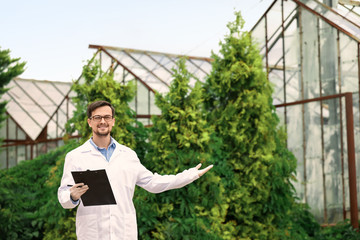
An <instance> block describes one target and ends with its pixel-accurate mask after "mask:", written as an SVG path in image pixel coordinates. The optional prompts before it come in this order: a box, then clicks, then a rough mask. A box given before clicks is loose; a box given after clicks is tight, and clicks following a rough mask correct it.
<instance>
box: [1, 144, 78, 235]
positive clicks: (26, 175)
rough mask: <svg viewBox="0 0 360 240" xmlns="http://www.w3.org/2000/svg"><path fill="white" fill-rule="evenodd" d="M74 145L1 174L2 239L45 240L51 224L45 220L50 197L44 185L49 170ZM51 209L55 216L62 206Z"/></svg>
mask: <svg viewBox="0 0 360 240" xmlns="http://www.w3.org/2000/svg"><path fill="white" fill-rule="evenodd" d="M72 145H73V144H69V145H65V146H63V147H59V148H57V149H56V150H55V151H52V152H50V153H48V154H45V155H41V156H39V157H37V158H36V159H33V160H31V161H22V162H21V163H20V164H18V165H17V166H15V167H13V168H11V169H6V170H5V169H4V170H1V171H0V226H1V228H0V236H1V239H42V237H43V229H44V225H45V224H46V222H47V221H48V220H49V219H48V218H46V217H44V215H43V210H44V206H47V205H48V200H49V198H50V197H49V196H50V195H51V196H55V198H56V194H55V193H56V190H55V191H52V192H49V191H48V189H47V188H46V187H45V184H44V183H45V182H46V180H47V179H48V176H49V174H50V169H51V168H52V166H54V165H55V162H56V161H57V160H58V159H62V158H63V156H64V153H65V152H67V151H68V150H69V149H71V148H72ZM57 205H58V206H56V207H52V208H51V209H48V211H49V212H50V214H49V217H50V218H51V215H52V214H56V213H55V212H54V210H56V209H57V208H58V207H59V206H60V205H59V204H57Z"/></svg>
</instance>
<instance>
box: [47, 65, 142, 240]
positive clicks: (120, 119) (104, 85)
mask: <svg viewBox="0 0 360 240" xmlns="http://www.w3.org/2000/svg"><path fill="white" fill-rule="evenodd" d="M82 76H83V80H82V81H81V82H75V83H74V84H73V86H72V89H73V91H75V93H76V96H75V97H74V98H73V102H74V103H75V105H76V110H75V112H74V116H73V118H71V119H70V120H69V121H68V122H67V124H66V129H67V132H68V134H71V133H74V132H75V131H78V133H79V134H80V135H81V139H80V141H79V143H80V144H81V143H83V142H85V141H87V140H88V139H89V137H90V136H91V134H92V132H91V128H90V127H89V126H88V124H87V115H86V108H87V105H88V104H89V103H91V102H93V101H97V100H105V101H108V102H110V103H111V104H112V105H113V106H114V108H115V116H114V117H115V125H114V127H113V128H112V132H111V136H112V137H113V138H114V139H115V140H116V141H118V142H119V143H121V144H124V145H126V146H129V147H131V148H133V149H135V151H137V152H138V154H139V156H140V157H142V155H144V153H145V149H146V146H147V143H146V142H145V140H146V139H147V130H146V129H145V128H144V126H143V125H142V124H141V123H139V122H137V121H136V118H135V117H136V116H135V112H134V111H133V110H132V109H131V108H130V107H129V102H130V101H131V100H132V99H133V97H134V95H135V85H132V84H129V85H123V84H121V83H119V82H116V81H115V80H114V78H113V74H112V73H107V72H102V71H101V68H100V66H99V64H98V63H97V62H96V61H94V60H90V61H89V62H88V64H87V65H86V66H84V68H83V73H82ZM77 146H78V144H74V148H75V147H77ZM63 165H64V158H62V159H60V160H59V161H57V163H56V166H55V167H54V168H53V169H52V171H51V176H50V179H49V181H48V182H47V184H46V187H47V188H48V191H50V192H56V191H57V188H58V187H59V184H60V180H61V176H62V170H63ZM54 208H55V210H54ZM44 209H45V211H46V209H49V211H47V212H46V213H45V215H47V216H48V219H49V220H48V222H47V224H46V229H45V237H44V239H76V237H75V217H74V216H75V210H64V209H62V208H61V206H60V204H59V203H58V200H57V197H56V196H55V195H53V197H52V199H51V200H50V201H49V202H48V204H47V205H46V206H45V207H44ZM54 212H55V214H54Z"/></svg>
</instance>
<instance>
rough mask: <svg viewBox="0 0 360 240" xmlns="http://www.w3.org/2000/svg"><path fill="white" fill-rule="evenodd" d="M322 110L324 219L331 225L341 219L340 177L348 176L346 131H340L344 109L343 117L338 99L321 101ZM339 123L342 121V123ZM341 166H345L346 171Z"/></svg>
mask: <svg viewBox="0 0 360 240" xmlns="http://www.w3.org/2000/svg"><path fill="white" fill-rule="evenodd" d="M323 108H324V114H323V115H324V126H323V131H324V158H325V160H324V161H325V166H324V174H325V187H326V209H327V218H328V219H325V222H329V223H331V222H338V221H340V220H341V219H342V218H343V216H342V211H343V202H344V199H343V189H344V186H343V180H344V179H343V177H342V176H343V174H346V175H347V174H348V168H347V166H348V165H347V162H348V161H347V152H346V149H345V145H346V141H345V139H346V131H344V129H341V126H342V125H344V123H345V119H341V118H342V117H343V116H344V115H345V111H344V109H345V108H344V106H343V107H342V109H343V110H342V114H343V116H341V115H340V109H341V108H340V103H339V99H332V100H327V101H323ZM340 121H342V123H341V122H340ZM342 143H343V144H342ZM342 159H343V160H342ZM343 166H346V170H345V168H343ZM345 172H346V173H345ZM347 181H348V180H347Z"/></svg>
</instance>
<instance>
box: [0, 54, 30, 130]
mask: <svg viewBox="0 0 360 240" xmlns="http://www.w3.org/2000/svg"><path fill="white" fill-rule="evenodd" d="M19 61H20V58H11V57H10V50H1V48H0V98H1V97H2V95H3V94H4V93H5V92H6V91H7V90H8V89H7V88H5V86H6V85H7V84H8V83H9V82H10V81H11V80H12V79H13V78H14V77H17V76H19V75H20V74H22V73H23V72H24V70H25V69H24V68H25V62H21V63H20V62H19ZM6 104H7V101H2V102H0V125H1V123H2V122H3V121H4V120H5V119H6V116H5V112H6Z"/></svg>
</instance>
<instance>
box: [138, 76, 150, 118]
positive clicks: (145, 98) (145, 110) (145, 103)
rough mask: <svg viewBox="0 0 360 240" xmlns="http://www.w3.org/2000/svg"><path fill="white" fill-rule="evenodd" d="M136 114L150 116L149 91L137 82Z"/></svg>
mask: <svg viewBox="0 0 360 240" xmlns="http://www.w3.org/2000/svg"><path fill="white" fill-rule="evenodd" d="M136 98H137V114H141V115H143V114H144V115H147V114H150V112H149V104H150V102H149V90H148V89H147V88H145V87H144V85H143V84H141V83H140V82H138V85H137V93H136Z"/></svg>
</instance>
